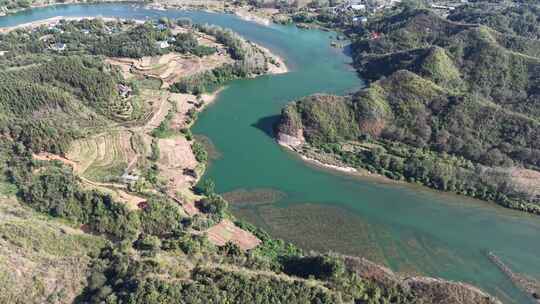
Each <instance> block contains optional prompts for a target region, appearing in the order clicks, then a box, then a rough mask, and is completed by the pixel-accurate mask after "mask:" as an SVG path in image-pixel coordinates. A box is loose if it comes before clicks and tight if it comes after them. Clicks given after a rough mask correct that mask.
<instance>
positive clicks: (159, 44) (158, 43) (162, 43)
mask: <svg viewBox="0 0 540 304" xmlns="http://www.w3.org/2000/svg"><path fill="white" fill-rule="evenodd" d="M156 46H157V47H158V48H160V49H165V48H168V47H169V42H167V41H156Z"/></svg>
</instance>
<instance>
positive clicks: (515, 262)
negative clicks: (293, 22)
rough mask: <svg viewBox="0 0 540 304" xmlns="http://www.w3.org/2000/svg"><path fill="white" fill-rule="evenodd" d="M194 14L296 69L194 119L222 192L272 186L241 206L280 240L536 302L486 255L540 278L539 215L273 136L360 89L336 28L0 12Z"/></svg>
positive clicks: (19, 19) (104, 9) (229, 19)
mask: <svg viewBox="0 0 540 304" xmlns="http://www.w3.org/2000/svg"><path fill="white" fill-rule="evenodd" d="M59 15H62V16H99V15H102V16H105V17H110V16H117V17H125V18H127V17H130V18H138V19H144V18H157V17H160V16H170V17H179V16H188V17H191V18H192V19H193V20H194V21H196V22H208V23H214V24H218V25H222V26H226V27H230V28H232V29H233V30H235V31H237V32H239V33H241V34H242V35H244V36H245V37H247V38H249V39H251V40H254V41H256V42H259V43H261V44H263V45H264V46H267V47H269V48H271V49H272V50H274V51H275V52H276V53H278V54H279V55H282V56H283V57H284V58H285V59H286V61H287V64H288V65H289V67H290V68H291V69H292V71H291V72H290V73H288V74H285V75H275V76H264V77H259V78H256V79H250V80H240V81H234V82H232V83H230V85H229V86H228V87H227V88H226V89H225V90H224V91H222V93H221V94H220V95H219V97H218V99H217V102H216V103H215V104H214V105H212V106H211V107H210V108H209V109H208V110H207V111H205V112H204V113H202V114H201V115H200V116H199V120H198V122H197V124H196V125H195V127H194V132H195V133H197V134H203V135H205V136H207V137H208V138H209V139H210V140H211V141H212V143H213V145H214V146H215V148H216V149H217V150H218V151H219V155H220V157H219V158H218V159H216V160H214V161H213V162H212V165H211V166H210V168H209V170H208V172H207V177H210V178H212V179H213V180H215V181H216V184H217V188H218V190H219V191H221V192H228V191H232V190H235V189H240V188H243V189H247V190H253V189H260V188H266V189H275V190H278V191H281V192H282V193H284V196H282V198H281V199H280V200H279V201H278V202H275V203H274V204H267V205H257V206H256V207H255V206H254V207H251V208H245V207H244V208H234V210H235V213H236V214H237V215H238V216H239V217H241V218H245V219H248V220H250V221H252V222H254V223H255V224H258V225H261V226H263V227H264V228H266V229H268V230H269V231H270V232H271V233H272V234H274V236H276V237H282V238H285V239H288V240H292V241H295V242H297V243H298V244H300V245H301V246H303V247H305V248H307V249H310V248H313V249H317V250H323V251H326V250H339V251H340V252H345V253H348V254H358V255H365V256H368V257H370V258H372V259H374V260H377V261H378V262H381V263H385V264H387V265H388V266H390V267H391V268H393V269H394V270H400V271H407V272H415V273H422V274H426V275H432V276H439V277H442V278H446V279H451V280H460V281H465V282H469V283H472V284H475V285H477V286H480V287H481V288H483V289H485V290H487V291H489V292H490V293H492V294H494V295H497V296H498V297H499V298H501V299H502V300H504V302H507V303H530V300H529V299H528V298H527V297H526V296H525V295H524V294H523V293H521V292H520V291H519V290H518V289H516V288H515V287H514V286H513V285H512V283H511V282H510V281H509V280H508V279H507V278H506V277H505V276H504V275H503V274H502V273H501V272H500V271H499V270H498V269H497V268H496V267H495V266H494V265H492V264H491V263H490V262H489V260H488V259H487V258H486V255H485V254H486V252H487V251H493V252H495V253H496V254H497V255H499V256H500V257H502V258H503V260H505V261H508V263H509V264H511V265H512V267H513V269H514V270H515V271H516V272H522V273H525V274H527V275H530V276H533V277H536V278H539V279H540V257H539V256H538V255H539V253H540V242H539V235H540V218H538V217H533V216H528V215H525V214H522V213H517V212H513V211H510V210H506V209H503V208H499V207H497V206H495V205H493V204H489V203H484V202H479V201H475V200H470V199H467V198H463V197H457V196H452V195H446V194H441V193H437V192H433V191H429V190H426V189H424V188H421V187H414V186H410V185H389V184H383V183H378V182H376V181H371V180H366V179H359V178H355V177H351V176H346V175H342V174H338V173H333V172H328V171H326V170H322V169H319V168H315V167H312V166H310V165H307V164H306V163H304V162H302V161H301V160H300V159H298V157H296V156H295V155H293V154H291V153H289V152H287V151H285V150H283V149H282V148H280V147H279V146H278V145H276V144H275V142H274V141H273V139H272V137H271V129H272V124H273V123H275V121H276V119H277V115H278V114H279V111H280V109H281V108H282V106H283V105H285V104H286V103H287V102H289V101H291V100H293V99H295V98H298V97H301V96H304V95H308V94H312V93H316V92H331V93H338V94H342V93H346V92H348V91H351V90H354V89H357V88H359V87H361V86H362V82H361V80H360V79H358V78H357V77H356V76H355V74H354V72H353V71H352V69H351V68H350V67H349V66H348V65H347V63H348V62H350V58H349V57H347V56H346V55H345V54H343V51H342V50H339V49H333V48H331V47H330V46H329V42H330V39H329V36H330V35H331V33H327V32H321V31H306V30H299V29H296V28H294V27H285V26H271V27H263V26H259V25H256V24H253V23H249V22H245V21H242V20H239V19H237V18H235V17H233V16H230V15H222V14H209V13H202V12H179V11H167V12H163V11H152V10H146V9H142V8H137V7H135V6H132V5H129V4H99V5H68V6H58V7H53V8H42V9H35V10H31V11H28V12H25V13H21V14H17V15H13V16H9V17H4V18H0V27H1V26H11V25H16V24H20V23H26V22H30V21H34V20H39V19H44V18H49V17H53V16H59Z"/></svg>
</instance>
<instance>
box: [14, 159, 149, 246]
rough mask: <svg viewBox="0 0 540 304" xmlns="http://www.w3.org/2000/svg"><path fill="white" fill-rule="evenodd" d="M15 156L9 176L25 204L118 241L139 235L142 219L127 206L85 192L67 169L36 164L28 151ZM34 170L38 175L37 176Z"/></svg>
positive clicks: (98, 194) (102, 196)
mask: <svg viewBox="0 0 540 304" xmlns="http://www.w3.org/2000/svg"><path fill="white" fill-rule="evenodd" d="M6 152H7V151H6ZM15 153H18V154H15ZM15 153H14V155H13V158H12V159H11V161H10V167H9V169H8V171H7V172H6V174H8V176H9V179H10V181H11V182H12V183H14V184H15V185H16V186H17V188H18V196H19V198H20V199H21V201H23V202H24V203H26V204H28V205H29V206H30V207H32V208H33V209H35V210H37V211H39V212H43V213H46V214H48V215H50V216H52V217H58V218H64V219H67V220H70V221H74V222H78V223H81V224H84V225H87V226H88V228H89V229H90V230H92V231H95V232H99V233H106V234H110V235H113V236H115V237H118V238H130V237H133V236H135V234H136V233H137V230H138V228H139V226H140V221H139V217H138V216H137V214H135V213H133V212H130V211H129V210H127V208H126V207H125V206H124V205H121V204H118V203H116V202H114V201H113V200H112V198H111V197H110V196H108V195H105V194H102V193H99V192H96V191H88V190H84V189H83V188H82V187H81V186H80V184H79V183H78V181H77V179H76V177H75V176H74V175H73V173H72V172H71V170H68V169H67V168H65V167H63V166H58V165H56V164H54V163H53V164H43V165H40V164H35V163H34V162H33V161H32V160H31V156H30V155H29V154H28V152H26V151H15ZM38 168H39V170H38ZM34 170H38V173H35V174H33V173H32V172H34Z"/></svg>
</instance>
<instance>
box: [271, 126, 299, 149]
mask: <svg viewBox="0 0 540 304" xmlns="http://www.w3.org/2000/svg"><path fill="white" fill-rule="evenodd" d="M277 141H278V143H279V144H280V145H282V146H288V147H291V148H295V147H298V146H301V145H302V144H304V141H305V140H304V136H303V135H302V131H301V130H299V132H298V134H297V136H292V135H289V134H285V133H278V134H277Z"/></svg>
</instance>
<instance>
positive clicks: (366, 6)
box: [333, 0, 401, 25]
mask: <svg viewBox="0 0 540 304" xmlns="http://www.w3.org/2000/svg"><path fill="white" fill-rule="evenodd" d="M400 2H401V0H346V1H345V2H343V3H341V4H340V5H338V6H336V7H334V8H333V10H334V13H335V14H337V15H342V16H352V22H353V24H355V25H362V24H364V23H366V22H367V21H368V16H369V15H370V14H373V13H376V12H378V11H381V10H383V9H386V8H390V7H393V6H394V5H396V4H398V3H400Z"/></svg>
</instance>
